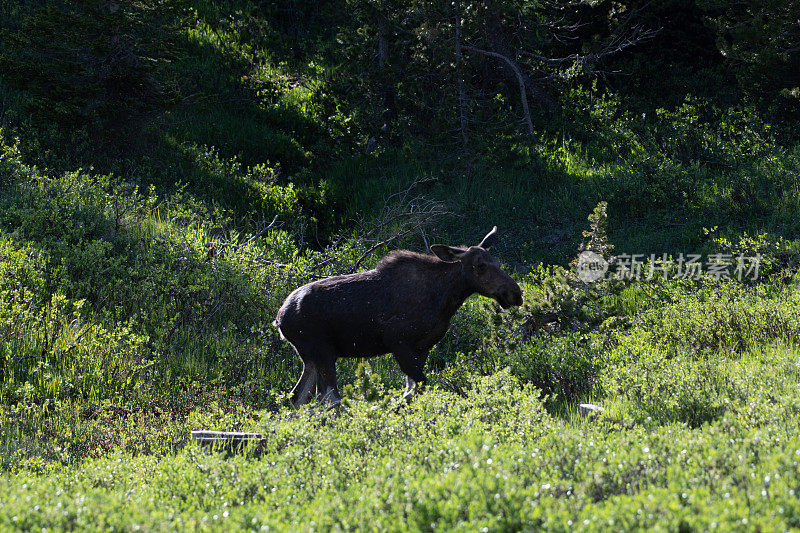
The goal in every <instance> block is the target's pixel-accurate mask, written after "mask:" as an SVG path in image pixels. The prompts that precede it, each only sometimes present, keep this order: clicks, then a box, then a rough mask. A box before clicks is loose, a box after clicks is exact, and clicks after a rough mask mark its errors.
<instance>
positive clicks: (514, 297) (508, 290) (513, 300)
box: [497, 283, 522, 309]
mask: <svg viewBox="0 0 800 533" xmlns="http://www.w3.org/2000/svg"><path fill="white" fill-rule="evenodd" d="M497 300H498V301H499V302H500V306H501V307H502V308H503V309H508V308H509V307H513V306H515V305H522V289H520V288H519V285H517V284H516V283H514V284H513V285H512V284H509V285H506V286H504V287H503V288H502V289H501V290H500V294H498V298H497Z"/></svg>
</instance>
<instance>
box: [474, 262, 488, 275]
mask: <svg viewBox="0 0 800 533" xmlns="http://www.w3.org/2000/svg"><path fill="white" fill-rule="evenodd" d="M487 268H489V267H488V266H487V265H486V263H478V264H477V265H475V273H476V274H479V275H483V274H486V269H487Z"/></svg>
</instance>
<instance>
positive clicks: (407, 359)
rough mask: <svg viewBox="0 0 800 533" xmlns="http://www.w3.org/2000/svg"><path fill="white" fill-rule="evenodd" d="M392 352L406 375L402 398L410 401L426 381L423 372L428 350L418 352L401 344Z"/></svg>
mask: <svg viewBox="0 0 800 533" xmlns="http://www.w3.org/2000/svg"><path fill="white" fill-rule="evenodd" d="M393 353H394V358H395V360H396V361H397V364H398V365H399V366H400V370H402V371H403V373H404V374H405V375H406V390H405V392H403V399H404V400H405V401H407V402H408V401H411V398H412V397H413V396H414V394H416V393H417V392H418V391H419V390H420V389H421V388H423V387H424V386H425V383H426V382H427V381H428V378H426V377H425V372H424V369H425V362H426V361H427V360H428V352H419V351H417V350H414V349H412V348H410V347H408V346H405V345H401V346H398V347H397V348H396V349H395V350H394V351H393Z"/></svg>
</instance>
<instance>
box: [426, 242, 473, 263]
mask: <svg viewBox="0 0 800 533" xmlns="http://www.w3.org/2000/svg"><path fill="white" fill-rule="evenodd" d="M431 252H433V253H434V254H436V257H438V258H439V259H441V260H442V261H447V262H448V263H455V262H456V261H458V260H459V259H461V258H462V257H464V254H465V253H467V251H466V250H462V249H461V248H453V247H452V246H446V245H444V244H432V245H431Z"/></svg>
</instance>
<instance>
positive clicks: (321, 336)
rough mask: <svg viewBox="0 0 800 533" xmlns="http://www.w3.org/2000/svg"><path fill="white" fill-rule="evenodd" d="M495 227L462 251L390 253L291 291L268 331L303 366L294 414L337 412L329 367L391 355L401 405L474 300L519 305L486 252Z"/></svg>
mask: <svg viewBox="0 0 800 533" xmlns="http://www.w3.org/2000/svg"><path fill="white" fill-rule="evenodd" d="M496 237H497V226H495V227H494V228H493V229H492V231H490V232H489V233H488V234H487V235H486V237H484V238H483V240H482V241H481V243H480V244H479V245H477V246H470V247H469V248H460V247H452V246H445V245H442V244H434V245H433V246H431V251H432V252H433V253H434V254H435V255H426V254H418V253H414V252H409V251H404V250H401V251H395V252H392V253H390V254H389V255H387V256H386V257H384V258H383V259H382V260H381V261H380V262H379V263H378V265H377V266H376V267H375V268H374V269H373V270H367V271H365V272H358V273H356V274H349V275H344V276H333V277H329V278H325V279H321V280H319V281H315V282H313V283H309V284H308V285H303V286H302V287H300V288H298V289H296V290H295V291H294V292H292V293H291V294H290V295H289V297H288V298H286V301H285V302H284V303H283V305H282V306H281V308H280V310H278V316H277V318H276V319H275V322H274V324H275V325H276V326H277V327H278V329H279V331H280V334H281V336H282V337H283V338H284V339H286V340H287V341H289V342H290V343H291V345H292V346H293V347H294V349H295V350H296V351H297V354H298V355H299V356H300V359H301V360H302V361H303V373H302V375H301V376H300V379H299V380H298V381H297V384H296V385H295V387H294V389H293V390H292V394H291V401H292V405H294V406H295V407H297V406H300V405H302V404H304V403H306V402H308V401H309V400H310V399H311V397H312V395H316V396H317V397H321V399H323V400H327V401H330V402H332V403H333V404H338V403H339V401H340V400H341V397H340V396H339V390H338V387H337V384H336V359H337V358H339V357H373V356H376V355H381V354H385V353H392V354H394V358H395V360H396V361H397V364H398V365H400V369H401V370H402V371H403V373H404V374H405V375H406V390H405V394H404V395H403V397H404V398H406V399H409V398H410V397H411V396H412V395H413V393H414V392H415V391H416V390H417V387H418V386H421V385H424V383H425V374H424V372H423V370H424V368H425V362H426V360H427V358H428V352H429V351H430V349H431V348H432V347H433V345H434V344H436V343H437V342H438V341H439V340H440V339H441V338H442V337H443V336H444V334H445V332H446V331H447V328H448V326H449V325H450V319H451V318H452V316H453V315H454V314H455V312H456V311H457V310H458V308H459V307H461V304H463V303H464V300H466V299H467V298H468V297H469V296H470V295H472V294H474V293H478V294H481V295H483V296H486V297H489V298H494V299H495V300H497V302H498V303H499V304H500V305H501V306H502V307H503V308H508V307H511V306H514V305H521V304H522V291H521V290H520V288H519V285H517V283H516V282H515V281H514V280H513V279H512V278H511V277H510V276H509V275H508V274H506V273H505V272H503V270H502V269H501V268H500V265H499V263H498V262H497V261H496V260H495V259H494V258H493V257H492V256H491V255H489V252H488V249H489V247H490V246H491V245H492V243H493V242H494V240H495V239H496Z"/></svg>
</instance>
